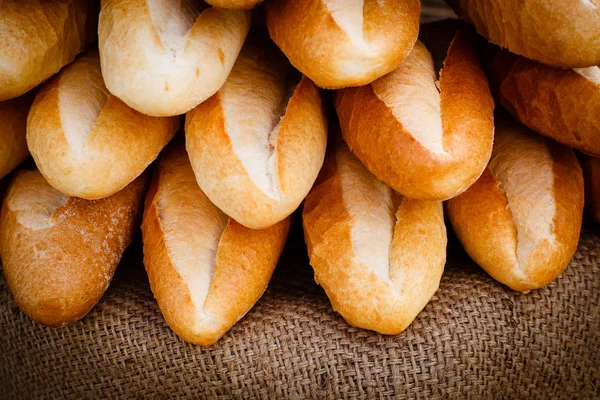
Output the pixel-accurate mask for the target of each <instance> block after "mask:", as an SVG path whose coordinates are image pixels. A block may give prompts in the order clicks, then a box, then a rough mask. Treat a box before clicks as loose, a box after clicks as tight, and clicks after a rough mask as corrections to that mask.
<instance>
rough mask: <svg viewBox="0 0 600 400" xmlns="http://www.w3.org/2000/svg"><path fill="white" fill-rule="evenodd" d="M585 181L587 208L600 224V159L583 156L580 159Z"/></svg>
mask: <svg viewBox="0 0 600 400" xmlns="http://www.w3.org/2000/svg"><path fill="white" fill-rule="evenodd" d="M579 161H580V163H581V168H582V169H583V177H584V181H585V206H586V208H587V210H588V212H589V213H590V214H591V215H592V217H594V219H595V220H596V221H598V222H600V158H596V157H590V156H586V155H585V154H582V155H581V157H580V158H579Z"/></svg>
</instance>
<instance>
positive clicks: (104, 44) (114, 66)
mask: <svg viewBox="0 0 600 400" xmlns="http://www.w3.org/2000/svg"><path fill="white" fill-rule="evenodd" d="M249 28H250V11H244V10H225V9H219V8H210V7H209V8H207V6H206V5H205V4H204V3H203V2H201V1H197V0H104V1H102V9H101V11H100V22H99V26H98V45H99V48H100V58H101V61H102V75H103V76H104V81H105V82H106V87H107V88H108V90H109V91H110V92H111V93H112V94H113V95H115V96H117V97H118V98H120V99H121V100H123V101H124V102H125V103H126V104H127V105H129V106H130V107H131V108H133V109H135V110H137V111H139V112H142V113H144V114H147V115H152V116H172V115H178V114H184V113H185V112H187V111H189V110H191V109H192V108H194V107H195V106H197V105H198V104H199V103H201V102H202V101H204V100H206V99H207V98H209V97H210V96H212V95H213V94H214V93H215V92H216V91H217V90H219V88H220V87H221V86H222V85H223V83H224V82H225V79H226V78H227V75H229V72H230V70H231V68H232V67H233V64H234V62H235V60H236V58H237V56H238V53H239V51H240V49H241V47H242V44H243V43H244V39H245V38H246V35H247V34H248V29H249Z"/></svg>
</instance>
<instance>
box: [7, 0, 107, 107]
mask: <svg viewBox="0 0 600 400" xmlns="http://www.w3.org/2000/svg"><path fill="white" fill-rule="evenodd" d="M98 8H99V2H98V1H97V0H44V1H41V0H2V2H0V32H2V45H1V46H0V82H1V85H0V101H4V100H8V99H12V98H15V97H18V96H21V95H22V94H24V93H26V92H28V91H29V90H31V89H33V88H34V87H35V86H37V85H39V84H40V83H42V82H43V81H44V80H46V79H48V78H49V77H51V76H52V75H54V74H55V73H57V72H58V71H59V70H60V69H61V68H62V67H63V66H65V65H66V64H68V63H70V62H71V61H73V60H74V59H75V56H76V55H77V54H78V53H79V52H81V51H82V50H83V49H85V48H86V47H87V46H88V45H89V44H91V43H93V42H94V41H95V40H96V27H97V21H98Z"/></svg>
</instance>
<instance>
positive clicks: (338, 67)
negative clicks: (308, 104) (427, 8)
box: [265, 0, 420, 89]
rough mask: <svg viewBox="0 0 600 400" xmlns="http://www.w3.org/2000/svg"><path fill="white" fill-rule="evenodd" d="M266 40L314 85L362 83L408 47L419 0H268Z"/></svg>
mask: <svg viewBox="0 0 600 400" xmlns="http://www.w3.org/2000/svg"><path fill="white" fill-rule="evenodd" d="M265 9H266V22H267V27H268V29H269V33H270V35H271V38H272V39H273V41H275V43H277V45H278V46H279V48H280V49H281V50H282V51H283V52H284V53H285V55H286V56H287V57H288V58H289V60H290V62H291V63H292V64H293V65H294V67H296V68H298V70H300V72H302V73H303V74H305V75H306V76H308V77H309V78H310V79H311V80H313V81H314V82H315V83H316V84H317V85H318V86H320V87H322V88H327V89H338V88H342V87H348V86H360V85H366V84H368V83H370V82H372V81H374V80H375V79H377V78H379V77H381V76H383V75H385V74H387V73H388V72H390V71H391V70H393V69H394V68H396V67H397V66H398V64H400V63H401V62H402V60H403V59H404V58H405V57H406V56H407V55H408V53H409V52H410V50H411V49H412V47H413V45H414V44H415V41H416V40H417V34H418V32H419V13H420V2H419V1H418V0H394V1H389V0H387V1H385V0H384V1H381V0H352V1H348V2H345V1H340V0H272V1H268V2H267V3H266V4H265Z"/></svg>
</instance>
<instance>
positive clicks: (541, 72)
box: [484, 44, 600, 156]
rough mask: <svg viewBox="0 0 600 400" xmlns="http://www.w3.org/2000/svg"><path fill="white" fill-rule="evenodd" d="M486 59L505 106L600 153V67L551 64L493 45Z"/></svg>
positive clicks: (532, 124)
mask: <svg viewBox="0 0 600 400" xmlns="http://www.w3.org/2000/svg"><path fill="white" fill-rule="evenodd" d="M484 63H485V65H486V67H487V69H488V72H489V76H490V83H491V86H492V89H493V92H494V95H495V96H496V98H497V101H498V103H500V104H501V105H502V106H503V107H504V108H506V109H507V110H508V111H510V113H511V114H512V115H513V116H514V117H515V118H517V119H518V120H519V121H521V122H522V123H523V124H525V125H526V126H528V127H529V128H531V129H533V130H534V131H536V132H538V133H541V134H542V135H545V136H548V137H550V138H552V139H554V140H556V141H559V142H561V143H563V144H565V145H567V146H568V147H572V148H575V149H578V150H580V151H583V152H585V153H588V154H593V155H596V156H600V68H599V67H597V66H594V67H589V68H581V69H560V68H555V67H549V66H547V65H544V64H541V63H539V62H536V61H532V60H528V59H526V58H525V57H521V56H518V55H515V54H512V53H510V52H508V51H507V50H501V49H499V48H498V47H497V46H495V45H491V44H489V45H488V46H487V47H486V50H485V56H484Z"/></svg>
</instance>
